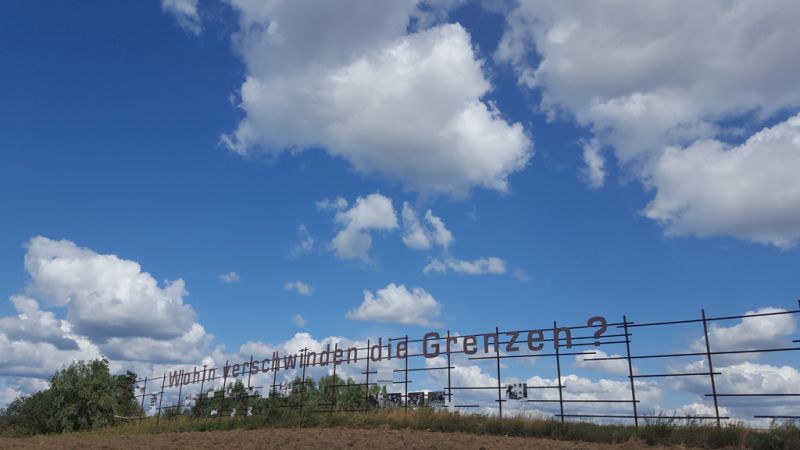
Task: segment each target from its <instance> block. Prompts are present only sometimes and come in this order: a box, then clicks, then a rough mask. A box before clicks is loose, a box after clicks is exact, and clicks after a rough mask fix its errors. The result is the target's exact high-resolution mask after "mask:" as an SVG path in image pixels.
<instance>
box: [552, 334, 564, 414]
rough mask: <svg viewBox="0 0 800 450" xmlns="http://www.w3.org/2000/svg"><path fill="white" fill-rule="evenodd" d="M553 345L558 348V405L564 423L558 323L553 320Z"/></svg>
mask: <svg viewBox="0 0 800 450" xmlns="http://www.w3.org/2000/svg"><path fill="white" fill-rule="evenodd" d="M553 347H555V348H556V373H557V374H558V407H559V409H560V411H561V423H564V393H563V392H562V390H563V385H562V384H561V352H560V351H559V347H560V345H559V343H558V324H557V323H556V321H555V320H554V321H553Z"/></svg>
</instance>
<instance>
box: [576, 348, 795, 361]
mask: <svg viewBox="0 0 800 450" xmlns="http://www.w3.org/2000/svg"><path fill="white" fill-rule="evenodd" d="M797 350H800V347H785V348H765V349H760V350H728V351H717V352H711V354H712V355H739V354H744V353H772V352H791V351H797ZM564 354H565V353H562V355H564ZM706 355H707V353H706V352H691V353H664V354H660V355H634V356H631V357H630V359H648V358H673V357H678V356H706ZM624 359H628V357H626V356H608V357H603V358H584V361H615V360H624Z"/></svg>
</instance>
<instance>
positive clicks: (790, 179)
mask: <svg viewBox="0 0 800 450" xmlns="http://www.w3.org/2000/svg"><path fill="white" fill-rule="evenodd" d="M798 173H800V115H796V116H794V117H792V118H790V119H789V120H787V121H785V122H782V123H780V124H778V125H776V126H774V127H772V128H766V129H764V130H761V131H760V132H758V133H756V134H754V135H753V136H752V137H750V138H749V139H748V140H747V141H746V142H744V143H743V144H741V145H739V146H735V147H730V146H728V145H726V144H724V143H722V142H720V141H717V140H702V141H697V142H695V143H694V144H692V145H690V146H688V147H686V148H683V149H679V148H675V147H672V148H669V149H667V150H666V151H665V152H664V154H663V155H662V156H661V158H660V159H659V160H658V162H657V164H656V166H655V168H654V170H653V178H652V182H653V186H654V188H655V189H656V190H657V193H656V196H655V199H653V201H652V202H651V203H650V204H649V205H648V206H647V208H646V209H645V215H646V216H647V217H649V218H651V219H654V220H658V221H659V222H661V223H663V224H664V225H665V227H666V231H667V233H668V234H673V235H685V234H691V235H696V236H711V235H720V234H724V235H729V236H734V237H737V238H740V239H747V240H751V241H755V242H760V243H764V244H770V245H774V246H776V247H779V248H782V249H788V248H791V247H793V246H794V245H796V244H797V241H798V239H800V183H798V179H797V174H798Z"/></svg>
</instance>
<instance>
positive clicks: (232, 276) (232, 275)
mask: <svg viewBox="0 0 800 450" xmlns="http://www.w3.org/2000/svg"><path fill="white" fill-rule="evenodd" d="M217 279H219V281H221V282H223V283H236V282H237V281H239V274H238V273H236V272H234V271H230V272H228V273H223V274H222V275H220V276H218V277H217Z"/></svg>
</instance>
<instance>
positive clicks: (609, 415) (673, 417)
mask: <svg viewBox="0 0 800 450" xmlns="http://www.w3.org/2000/svg"><path fill="white" fill-rule="evenodd" d="M554 415H555V416H556V417H597V418H607V419H635V418H639V419H699V420H716V419H717V416H640V415H637V416H634V415H611V414H554ZM719 418H720V419H730V417H728V416H719Z"/></svg>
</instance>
